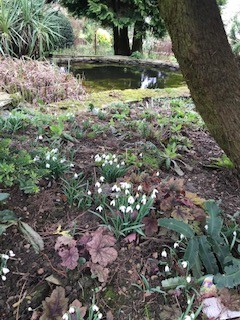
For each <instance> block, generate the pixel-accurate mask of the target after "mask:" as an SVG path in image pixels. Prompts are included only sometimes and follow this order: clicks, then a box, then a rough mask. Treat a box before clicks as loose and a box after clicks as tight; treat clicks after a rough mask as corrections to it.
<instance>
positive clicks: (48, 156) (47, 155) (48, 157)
mask: <svg viewBox="0 0 240 320" xmlns="http://www.w3.org/2000/svg"><path fill="white" fill-rule="evenodd" d="M50 157H51V155H50V153H49V152H48V153H47V154H46V160H50Z"/></svg>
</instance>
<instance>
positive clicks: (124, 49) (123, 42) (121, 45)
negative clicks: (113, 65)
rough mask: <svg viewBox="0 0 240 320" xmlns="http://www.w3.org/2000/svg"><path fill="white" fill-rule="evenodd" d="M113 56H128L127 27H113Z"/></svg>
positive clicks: (129, 52)
mask: <svg viewBox="0 0 240 320" xmlns="http://www.w3.org/2000/svg"><path fill="white" fill-rule="evenodd" d="M113 41H114V54H115V55H121V56H130V54H131V51H130V45H129V38H128V27H123V28H121V29H120V28H118V27H113Z"/></svg>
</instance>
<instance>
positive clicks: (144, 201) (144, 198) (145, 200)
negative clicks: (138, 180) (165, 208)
mask: <svg viewBox="0 0 240 320" xmlns="http://www.w3.org/2000/svg"><path fill="white" fill-rule="evenodd" d="M144 196H145V197H144ZM141 203H142V204H143V205H145V204H146V203H147V198H146V195H145V194H144V195H143V196H142V200H141Z"/></svg>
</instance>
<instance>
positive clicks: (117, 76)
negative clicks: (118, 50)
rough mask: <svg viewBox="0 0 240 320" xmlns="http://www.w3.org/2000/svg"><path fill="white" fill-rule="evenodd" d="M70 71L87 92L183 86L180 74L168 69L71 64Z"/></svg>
mask: <svg viewBox="0 0 240 320" xmlns="http://www.w3.org/2000/svg"><path fill="white" fill-rule="evenodd" d="M70 71H71V72H73V74H74V75H75V76H77V77H80V78H81V79H83V84H84V86H85V87H86V89H87V91H95V92H96V91H104V90H114V89H115V90H124V89H138V88H142V89H146V88H149V89H157V88H173V87H179V86H182V85H184V81H183V77H182V74H181V73H180V72H179V71H175V70H174V69H173V70H171V69H170V68H166V67H165V68H164V67H161V68H159V69H156V68H150V67H144V66H136V65H123V64H122V65H119V64H118V65H116V64H110V65H109V64H92V63H89V64H87V63H79V62H78V63H71V66H70Z"/></svg>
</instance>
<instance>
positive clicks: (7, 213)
mask: <svg viewBox="0 0 240 320" xmlns="http://www.w3.org/2000/svg"><path fill="white" fill-rule="evenodd" d="M7 221H17V216H16V214H15V213H14V212H13V211H11V210H2V211H0V222H7Z"/></svg>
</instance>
